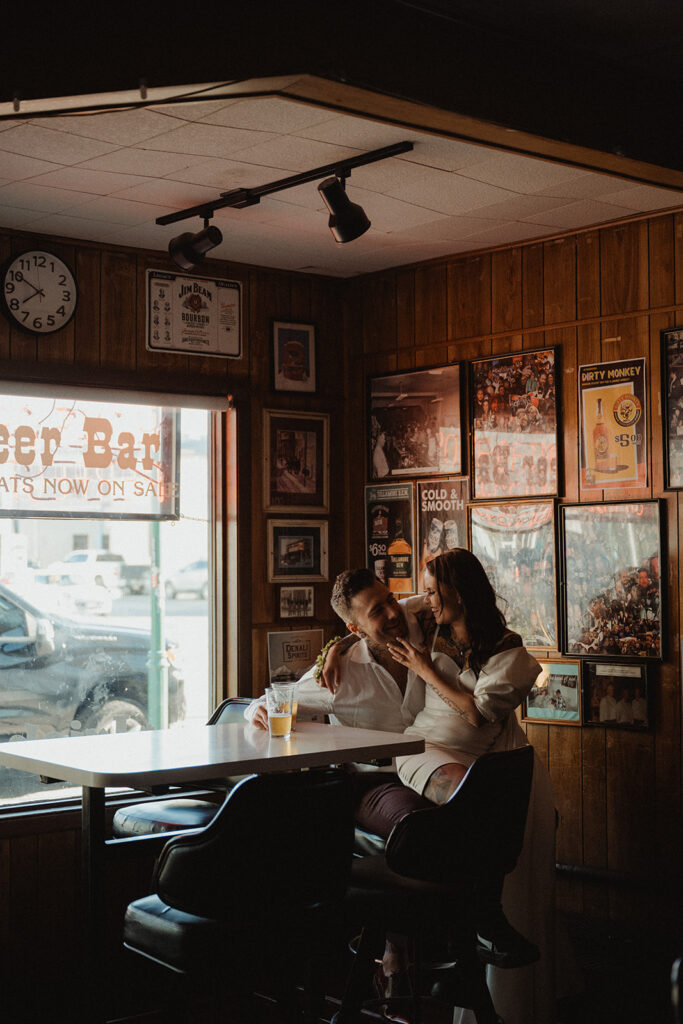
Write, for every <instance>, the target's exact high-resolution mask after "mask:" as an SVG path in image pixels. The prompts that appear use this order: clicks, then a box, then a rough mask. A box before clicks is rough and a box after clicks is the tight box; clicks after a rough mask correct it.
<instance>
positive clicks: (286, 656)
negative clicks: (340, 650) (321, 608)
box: [268, 629, 323, 683]
mask: <svg viewBox="0 0 683 1024" xmlns="http://www.w3.org/2000/svg"><path fill="white" fill-rule="evenodd" d="M322 645H323V631H322V629H296V630H295V629H292V630H287V631H286V632H284V633H269V634H268V681H269V682H270V683H289V682H292V683H294V682H296V680H297V679H301V677H302V675H303V674H304V672H306V671H307V670H308V669H309V668H310V667H311V665H312V664H313V662H314V661H315V659H316V658H317V657H318V654H319V653H320V649H321V647H322Z"/></svg>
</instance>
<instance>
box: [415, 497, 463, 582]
mask: <svg viewBox="0 0 683 1024" xmlns="http://www.w3.org/2000/svg"><path fill="white" fill-rule="evenodd" d="M468 491H469V481H468V480H467V477H460V478H458V479H450V480H419V481H418V483H417V550H418V553H419V565H418V586H420V587H421V586H422V570H423V569H424V567H425V565H426V564H427V562H429V561H430V560H431V559H432V558H436V556H437V555H441V554H443V553H444V551H452V550H453V549H454V548H465V547H467V498H468Z"/></svg>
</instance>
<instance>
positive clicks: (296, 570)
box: [268, 519, 327, 583]
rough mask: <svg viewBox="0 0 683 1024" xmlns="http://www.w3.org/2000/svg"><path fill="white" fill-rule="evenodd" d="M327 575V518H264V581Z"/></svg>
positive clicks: (323, 576) (325, 576)
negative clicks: (265, 519)
mask: <svg viewBox="0 0 683 1024" xmlns="http://www.w3.org/2000/svg"><path fill="white" fill-rule="evenodd" d="M326 579H327V521H326V520H324V519H306V520H296V519H269V520H268V581H269V582H270V583H278V582H282V581H287V580H310V582H312V583H313V582H321V581H323V580H326Z"/></svg>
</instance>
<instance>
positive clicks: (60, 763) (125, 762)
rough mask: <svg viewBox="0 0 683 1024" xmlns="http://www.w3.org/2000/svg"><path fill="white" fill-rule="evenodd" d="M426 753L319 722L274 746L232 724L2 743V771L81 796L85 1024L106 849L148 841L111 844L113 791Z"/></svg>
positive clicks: (96, 978) (410, 741) (96, 964)
mask: <svg viewBox="0 0 683 1024" xmlns="http://www.w3.org/2000/svg"><path fill="white" fill-rule="evenodd" d="M423 749H424V741H423V740H422V739H420V738H418V737H413V736H405V735H404V734H403V733H389V732H377V731H375V730H372V729H349V728H346V727H345V726H336V725H322V724H319V723H315V722H299V723H298V724H297V728H296V732H294V733H293V734H292V737H291V739H290V740H282V739H271V738H270V737H269V735H268V733H267V732H265V731H264V730H262V729H257V728H256V727H254V726H250V725H242V724H235V723H231V724H228V725H198V726H190V725H188V726H185V727H182V728H175V729H164V730H160V731H157V732H130V733H119V734H114V735H103V736H74V737H66V738H60V739H47V740H25V741H22V742H12V743H0V764H2V765H5V766H6V767H8V768H18V769H19V770H20V771H24V772H32V773H33V774H34V775H41V776H43V777H46V778H48V779H52V780H60V781H64V782H71V783H74V784H76V785H79V786H81V787H82V790H83V801H82V809H81V822H82V827H81V844H82V873H83V885H84V895H85V908H86V920H87V928H88V935H87V947H86V948H87V949H88V951H89V953H90V960H91V963H90V966H89V972H90V980H91V981H92V992H93V1003H92V1005H91V1006H90V1007H88V1006H87V1001H86V1008H85V1013H86V1018H85V1019H88V1020H91V1021H95V1020H96V1019H98V1017H97V1010H96V1001H97V994H98V985H99V984H100V982H101V970H102V959H101V957H102V932H103V921H104V877H105V854H106V851H107V847H116V846H119V847H121V846H123V845H124V844H126V845H130V844H134V843H139V842H145V841H146V840H145V838H140V839H113V840H111V839H110V840H106V837H105V813H104V812H105V800H104V797H105V790H106V788H107V787H108V786H109V787H113V786H117V787H119V786H130V787H133V788H142V789H144V788H150V787H153V786H158V785H162V784H163V785H177V784H180V783H183V784H187V783H196V784H197V786H198V787H199V786H201V783H202V781H203V780H206V779H217V778H222V777H224V776H225V777H228V776H233V775H244V774H249V773H251V772H257V773H261V772H277V771H288V770H291V769H296V768H315V767H321V766H324V765H329V764H343V763H348V762H351V761H372V760H376V759H383V758H392V757H395V756H396V755H397V754H413V753H419V752H420V751H421V750H423ZM156 838H157V841H158V837H156ZM166 838H167V837H166Z"/></svg>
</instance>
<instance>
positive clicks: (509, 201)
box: [473, 192, 567, 221]
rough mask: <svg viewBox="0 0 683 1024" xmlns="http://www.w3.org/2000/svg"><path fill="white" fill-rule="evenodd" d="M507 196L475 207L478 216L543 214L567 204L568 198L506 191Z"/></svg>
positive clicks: (506, 217)
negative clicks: (516, 193) (521, 194)
mask: <svg viewBox="0 0 683 1024" xmlns="http://www.w3.org/2000/svg"><path fill="white" fill-rule="evenodd" d="M505 196H506V198H504V199H502V200H501V201H500V202H498V203H491V204H490V205H486V206H477V207H473V209H476V214H477V216H478V217H485V218H488V219H489V220H491V221H497V220H521V219H522V218H524V217H533V216H541V215H542V214H543V213H545V211H546V210H556V209H558V208H559V207H560V206H566V205H567V200H566V199H561V198H558V197H557V196H519V195H514V194H513V193H509V192H507V193H505Z"/></svg>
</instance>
